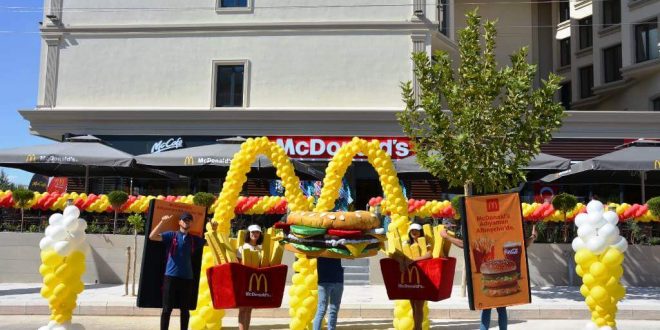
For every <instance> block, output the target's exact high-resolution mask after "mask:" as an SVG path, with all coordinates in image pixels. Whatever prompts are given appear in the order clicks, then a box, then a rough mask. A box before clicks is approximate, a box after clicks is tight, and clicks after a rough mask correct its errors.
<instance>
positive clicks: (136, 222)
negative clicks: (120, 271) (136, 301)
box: [126, 214, 144, 296]
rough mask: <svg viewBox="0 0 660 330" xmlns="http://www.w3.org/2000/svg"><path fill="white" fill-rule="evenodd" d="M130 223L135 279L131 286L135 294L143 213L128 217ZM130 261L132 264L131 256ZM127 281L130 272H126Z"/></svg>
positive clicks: (132, 293)
mask: <svg viewBox="0 0 660 330" xmlns="http://www.w3.org/2000/svg"><path fill="white" fill-rule="evenodd" d="M128 223H129V224H130V225H131V227H133V281H132V283H131V284H132V287H131V295H133V296H135V270H136V269H137V244H138V241H137V235H138V232H140V231H142V230H143V229H144V218H143V217H142V215H141V214H133V215H130V216H129V217H128ZM128 263H129V265H130V263H131V259H130V257H129V259H128ZM126 283H127V284H128V273H127V274H126Z"/></svg>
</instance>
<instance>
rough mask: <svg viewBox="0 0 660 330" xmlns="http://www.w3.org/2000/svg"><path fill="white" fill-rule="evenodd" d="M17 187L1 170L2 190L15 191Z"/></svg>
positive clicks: (0, 183) (0, 188)
mask: <svg viewBox="0 0 660 330" xmlns="http://www.w3.org/2000/svg"><path fill="white" fill-rule="evenodd" d="M14 189H16V185H14V184H13V183H12V182H11V181H10V180H9V177H8V176H7V173H5V171H4V170H0V190H14Z"/></svg>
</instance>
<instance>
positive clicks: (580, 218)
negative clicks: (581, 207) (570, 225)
mask: <svg viewBox="0 0 660 330" xmlns="http://www.w3.org/2000/svg"><path fill="white" fill-rule="evenodd" d="M588 221H589V215H588V214H586V213H580V214H578V215H577V216H575V225H576V226H578V228H579V227H580V226H582V225H583V224H585V223H587V222H588Z"/></svg>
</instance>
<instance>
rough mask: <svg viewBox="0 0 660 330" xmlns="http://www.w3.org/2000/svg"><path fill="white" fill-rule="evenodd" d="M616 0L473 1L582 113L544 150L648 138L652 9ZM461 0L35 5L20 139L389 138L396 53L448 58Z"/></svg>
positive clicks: (401, 74) (659, 83)
mask: <svg viewBox="0 0 660 330" xmlns="http://www.w3.org/2000/svg"><path fill="white" fill-rule="evenodd" d="M616 3H618V7H617V6H616V4H614V1H593V3H592V2H591V1H579V2H573V1H571V2H567V4H568V11H567V12H564V11H566V8H565V7H566V6H565V4H564V3H559V2H557V1H509V2H506V1H494V2H492V3H487V4H480V5H479V7H480V8H479V13H480V14H481V15H482V16H483V17H485V18H487V19H497V20H498V23H497V27H498V39H497V42H498V48H497V59H498V61H499V63H509V59H508V56H509V54H511V53H513V52H514V51H515V50H517V49H519V48H520V47H523V46H529V48H530V52H529V54H530V55H529V56H530V61H531V62H533V63H536V64H537V65H538V68H539V75H538V79H537V83H538V82H540V79H541V77H545V76H546V75H547V74H548V73H550V72H553V71H554V72H557V73H559V74H561V75H563V76H564V78H565V83H566V84H567V85H565V86H564V89H563V90H562V93H560V95H558V99H562V100H565V104H566V105H567V107H569V108H572V109H579V110H591V111H569V112H568V116H567V118H566V120H565V124H564V126H563V127H562V129H561V130H560V131H559V132H557V134H556V135H555V137H556V143H555V142H553V143H551V144H550V145H549V146H546V148H549V149H551V150H554V152H552V153H554V154H557V155H560V156H570V157H571V158H573V159H575V160H581V159H585V158H589V157H592V156H595V155H596V153H597V152H599V151H600V150H605V152H607V151H606V150H609V149H611V148H612V147H613V146H615V145H618V144H621V143H622V142H623V141H624V139H634V138H640V137H644V138H658V137H660V130H659V129H658V127H660V112H652V111H649V110H651V109H653V107H655V105H656V102H657V101H656V98H657V93H659V92H660V72H658V68H660V66H659V65H657V64H658V58H657V57H658V56H657V38H658V37H657V21H658V20H657V17H658V15H659V13H660V3H659V2H658V1H657V0H636V1H630V2H628V1H626V0H621V1H616ZM606 4H608V5H609V7H607V8H604V7H603V6H605V5H606ZM474 6H475V5H474V2H471V1H467V0H437V1H430V0H391V1H387V2H383V1H382V0H358V1H355V0H353V1H348V0H337V1H333V2H330V3H329V2H326V1H320V0H309V1H299V0H295V1H294V0H260V1H254V0H190V1H185V2H184V1H175V0H158V1H156V0H140V1H109V0H95V1H89V0H85V1H83V0H67V1H63V0H45V1H44V21H43V26H42V30H41V33H42V39H43V43H42V57H41V58H42V59H41V71H40V72H41V76H40V82H39V96H38V102H37V103H38V106H37V107H36V109H26V110H22V111H21V114H22V115H23V116H24V117H25V118H26V119H27V120H28V121H29V122H30V127H31V131H32V133H33V134H37V135H40V136H44V137H49V138H52V139H55V140H60V139H61V138H62V137H63V136H64V135H66V134H74V135H77V134H92V135H96V136H99V137H102V138H103V139H105V140H107V141H110V142H112V143H113V145H116V146H119V147H121V148H122V149H124V150H126V151H129V152H131V153H134V154H138V153H148V152H153V151H154V150H164V149H163V148H165V149H167V148H169V147H170V146H171V147H177V146H180V147H182V146H192V145H199V144H208V143H214V142H215V140H216V139H217V138H218V137H225V136H235V135H241V136H263V135H266V136H279V137H281V136H296V137H307V138H313V137H323V138H325V139H332V138H334V137H345V136H376V137H383V138H386V139H387V138H391V139H394V138H397V137H401V136H402V135H403V133H402V131H401V128H400V127H399V125H398V123H397V121H396V117H395V114H396V113H397V112H399V111H401V109H402V108H403V102H402V101H401V89H400V83H401V82H405V81H413V80H414V79H413V63H412V61H411V53H412V52H420V51H423V52H427V53H429V54H430V53H432V52H434V51H436V50H444V51H447V52H449V53H450V54H452V55H453V56H454V57H455V56H456V51H457V37H458V31H459V30H460V29H461V28H462V27H463V26H464V25H465V22H464V16H465V14H466V12H467V11H469V10H472V9H473V7H474ZM613 8H619V14H618V15H619V17H620V18H619V23H618V25H617V23H616V22H617V19H616V17H617V16H616V15H617V14H616V10H614V9H613ZM562 15H563V16H562ZM588 17H591V20H592V21H591V23H589V20H587V18H588ZM654 20H655V21H654ZM603 21H606V22H608V23H606V25H607V26H604V24H605V23H602V22H603ZM631 22H632V23H631ZM653 22H655V23H653ZM587 23H589V24H591V26H592V28H591V29H590V30H589V31H587V29H586V28H585V27H587V26H589V24H587ZM633 23H634V24H633ZM653 24H655V25H653ZM654 26H655V28H654ZM654 31H655V32H654ZM582 35H584V36H585V37H584V38H585V40H582V39H581V38H577V37H575V36H582ZM587 36H589V40H590V41H589V40H586V38H587ZM567 38H568V39H569V40H568V42H566V39H567ZM654 38H655V39H654ZM639 40H641V41H639ZM653 40H655V41H654V42H655V45H656V46H653V45H654V43H653ZM638 41H639V42H642V43H643V44H644V45H645V46H644V47H646V48H644V47H642V46H639V45H640V44H639V43H638ZM580 43H582V44H580ZM562 45H563V46H562ZM567 45H568V46H567ZM579 45H581V46H579ZM616 45H620V46H619V48H618V49H617V48H616ZM582 46H584V47H582ZM566 47H569V50H568V52H567V51H566ZM579 47H580V48H579ZM635 47H637V48H635ZM653 47H655V48H653ZM640 49H641V50H640ZM571 50H572V51H571ZM617 56H618V57H617ZM644 56H646V57H644ZM617 66H619V67H620V68H621V70H619V71H617V70H614V71H613V69H612V68H614V69H615V68H616V67H617ZM589 67H591V71H589V69H588V68H589ZM617 72H618V73H617ZM582 81H585V83H586V82H590V83H589V84H587V85H586V86H588V87H589V88H586V87H585V88H582V87H581V85H580V83H581V82H582ZM581 92H584V97H582V94H580V93H581ZM567 95H568V96H567ZM179 139H181V141H184V142H182V143H179ZM170 141H171V142H172V143H169V142H170ZM573 141H578V142H579V143H573ZM608 148H609V149H608ZM596 150H598V151H596ZM303 158H304V157H303ZM182 189H183V188H182ZM374 193H375V192H374Z"/></svg>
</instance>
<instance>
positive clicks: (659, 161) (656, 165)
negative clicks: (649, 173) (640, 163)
mask: <svg viewBox="0 0 660 330" xmlns="http://www.w3.org/2000/svg"><path fill="white" fill-rule="evenodd" d="M653 169H654V170H660V159H656V160H655V162H654V163H653Z"/></svg>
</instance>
